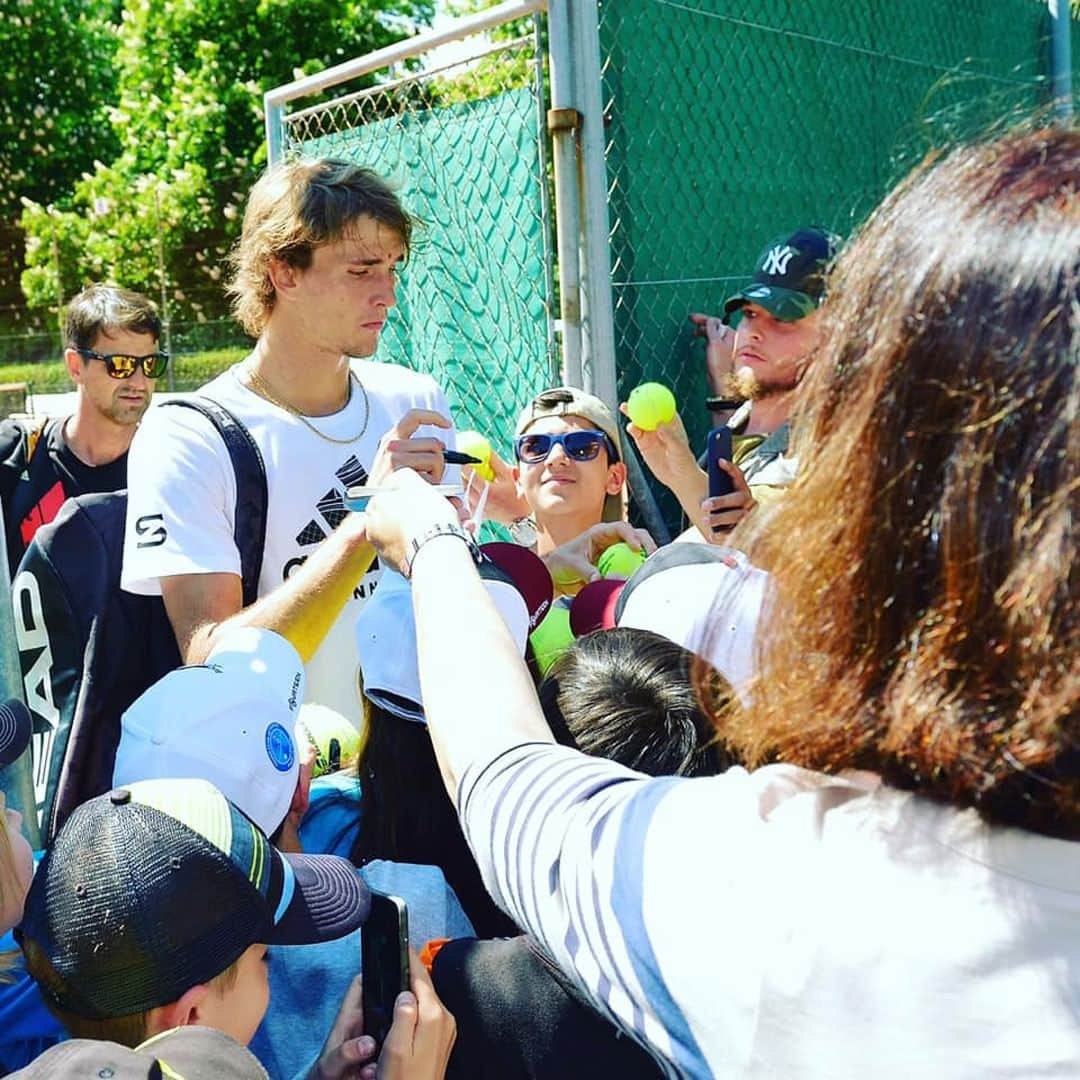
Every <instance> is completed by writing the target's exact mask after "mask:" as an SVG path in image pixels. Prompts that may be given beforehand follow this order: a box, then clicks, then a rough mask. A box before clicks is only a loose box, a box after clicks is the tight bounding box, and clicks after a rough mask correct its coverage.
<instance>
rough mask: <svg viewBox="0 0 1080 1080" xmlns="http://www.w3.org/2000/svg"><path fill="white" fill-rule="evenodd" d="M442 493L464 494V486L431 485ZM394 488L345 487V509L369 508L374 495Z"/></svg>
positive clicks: (447, 495)
mask: <svg viewBox="0 0 1080 1080" xmlns="http://www.w3.org/2000/svg"><path fill="white" fill-rule="evenodd" d="M431 486H432V487H433V488H434V489H435V490H436V491H437V492H438V493H439V494H440V495H445V496H446V497H447V498H449V497H450V496H451V495H462V494H464V492H463V491H462V487H461V485H460V484H432V485H431ZM393 490H394V489H393V488H386V487H351V488H346V489H345V509H346V510H365V509H367V504H368V499H370V498H371V497H372V496H374V495H381V494H382V493H383V492H384V491H393Z"/></svg>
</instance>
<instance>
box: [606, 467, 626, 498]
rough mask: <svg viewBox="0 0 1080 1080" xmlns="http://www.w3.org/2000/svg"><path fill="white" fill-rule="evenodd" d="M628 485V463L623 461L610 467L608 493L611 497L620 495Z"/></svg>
mask: <svg viewBox="0 0 1080 1080" xmlns="http://www.w3.org/2000/svg"><path fill="white" fill-rule="evenodd" d="M625 485H626V463H625V462H622V461H616V462H615V464H614V465H609V466H608V477H607V488H606V490H607V493H608V494H609V495H618V493H619V492H620V491H622V489H623V487H624V486H625Z"/></svg>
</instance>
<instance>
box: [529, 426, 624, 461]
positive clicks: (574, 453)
mask: <svg viewBox="0 0 1080 1080" xmlns="http://www.w3.org/2000/svg"><path fill="white" fill-rule="evenodd" d="M553 446H561V447H562V448H563V453H564V454H566V456H567V457H568V458H569V459H570V460H571V461H592V460H593V458H595V457H596V456H597V455H598V454H599V453H600V447H601V446H603V447H606V448H607V452H608V461H618V460H619V455H618V454H617V453H616V451H615V447H614V445H613V444H612V442H611V439H609V438H608V437H607V435H605V434H604V433H603V432H602V431H564V432H563V433H562V434H561V435H553V434H549V433H547V432H539V431H538V432H533V433H530V432H527V433H526V434H524V435H519V436H518V437H517V438H516V439H515V440H514V453H515V454H516V455H517V459H518V461H523V462H525V464H526V465H536V464H537V463H538V462H541V461H546V460H547V456H548V454H550V453H551V448H552V447H553Z"/></svg>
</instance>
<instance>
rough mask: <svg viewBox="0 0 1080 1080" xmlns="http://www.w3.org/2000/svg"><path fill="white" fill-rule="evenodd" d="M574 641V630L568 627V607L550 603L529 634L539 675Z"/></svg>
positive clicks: (545, 672)
mask: <svg viewBox="0 0 1080 1080" xmlns="http://www.w3.org/2000/svg"><path fill="white" fill-rule="evenodd" d="M573 642H574V631H573V630H571V629H570V608H569V607H565V606H563V605H562V604H552V606H551V610H550V611H548V613H547V614H546V615H545V616H544V618H543V619H541V621H540V625H539V626H538V627H537V628H536V629H535V630H534V631H533V632H532V633H531V634H530V635H529V644H531V645H532V649H533V655H534V656H535V657H536V666H537V667H538V668H539V669H540V674H541V675H546V674H547V669H548V668H549V667H551V665H552V664H554V663H555V661H556V660H557V659H558V658H559V657H560V656H562V654H563V653H564V652H566V650H567V649H568V648H570V646H571V645H572V644H573Z"/></svg>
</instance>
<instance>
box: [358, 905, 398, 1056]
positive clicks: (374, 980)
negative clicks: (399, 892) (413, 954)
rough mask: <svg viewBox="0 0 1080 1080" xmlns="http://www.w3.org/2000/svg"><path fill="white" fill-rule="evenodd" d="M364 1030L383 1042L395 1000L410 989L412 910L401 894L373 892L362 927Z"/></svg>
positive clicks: (379, 1042) (390, 1021)
mask: <svg viewBox="0 0 1080 1080" xmlns="http://www.w3.org/2000/svg"><path fill="white" fill-rule="evenodd" d="M360 956H361V963H360V973H361V975H362V976H363V986H364V989H363V1004H364V1032H365V1034H367V1035H370V1036H371V1037H372V1038H373V1039H374V1040H375V1042H376V1043H377V1044H378V1045H379V1046H382V1044H383V1042H384V1040H385V1039H386V1036H387V1035H388V1034H389V1032H390V1025H391V1024H392V1023H393V1020H394V1002H395V1001H396V1000H397V996H398V994H400V993H401V992H402V991H403V990H408V989H409V913H408V909H407V908H406V906H405V902H404V901H403V900H401V899H400V898H398V897H396V896H395V897H389V896H384V895H383V894H381V893H376V892H372V894H371V911H370V913H369V914H368V918H367V921H366V922H365V923H364V925H363V927H361V929H360Z"/></svg>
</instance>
